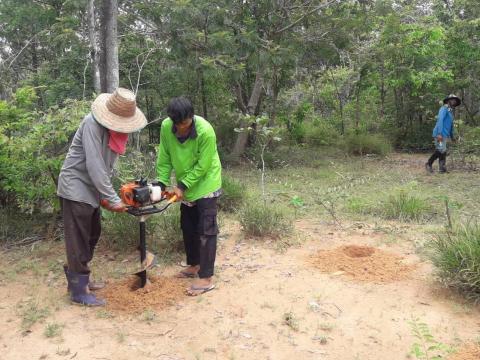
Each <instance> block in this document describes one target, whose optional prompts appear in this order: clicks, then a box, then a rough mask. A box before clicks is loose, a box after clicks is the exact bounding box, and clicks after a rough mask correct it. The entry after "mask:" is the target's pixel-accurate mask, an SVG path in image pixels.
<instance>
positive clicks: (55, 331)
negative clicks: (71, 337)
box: [43, 323, 63, 338]
mask: <svg viewBox="0 0 480 360" xmlns="http://www.w3.org/2000/svg"><path fill="white" fill-rule="evenodd" d="M62 329H63V325H61V324H57V323H51V324H47V326H46V327H45V331H44V332H43V334H44V335H45V337H47V338H53V337H56V336H60V335H61V334H62Z"/></svg>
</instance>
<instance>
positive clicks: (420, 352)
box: [410, 319, 452, 360]
mask: <svg viewBox="0 0 480 360" xmlns="http://www.w3.org/2000/svg"><path fill="white" fill-rule="evenodd" d="M410 326H411V329H412V334H413V336H414V337H415V338H416V342H415V343H413V344H412V348H411V350H410V355H413V356H415V358H416V359H421V360H442V359H445V358H446V357H447V355H448V354H449V353H451V352H452V349H451V348H450V347H449V346H448V345H445V344H443V343H441V342H439V341H437V340H436V339H435V338H434V337H433V335H432V334H431V332H430V329H429V328H428V325H427V324H425V323H423V322H420V320H419V319H413V320H412V321H410Z"/></svg>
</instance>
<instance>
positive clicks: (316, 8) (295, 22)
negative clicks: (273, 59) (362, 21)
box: [274, 0, 335, 35]
mask: <svg viewBox="0 0 480 360" xmlns="http://www.w3.org/2000/svg"><path fill="white" fill-rule="evenodd" d="M334 2H335V1H334V0H331V1H329V2H327V3H326V4H322V5H319V6H317V7H315V8H313V9H312V10H310V11H307V12H306V13H305V14H303V15H302V16H300V17H299V18H298V19H297V20H295V21H294V22H292V23H290V24H288V25H287V26H285V27H283V28H281V29H279V30H276V31H275V32H274V34H275V35H278V34H281V33H283V32H285V31H287V30H289V29H291V28H292V27H294V26H295V25H297V24H298V23H299V22H300V21H302V20H303V19H305V18H306V17H307V16H308V15H310V14H313V13H314V12H315V11H318V10H320V9H323V8H325V7H328V6H329V5H330V4H332V3H334Z"/></svg>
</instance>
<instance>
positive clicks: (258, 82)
mask: <svg viewBox="0 0 480 360" xmlns="http://www.w3.org/2000/svg"><path fill="white" fill-rule="evenodd" d="M262 87H263V72H262V70H261V69H258V70H257V73H256V74H255V83H254V84H253V89H252V93H251V95H250V99H249V100H248V104H247V108H246V110H247V114H248V115H255V110H256V109H257V107H258V103H259V101H260V95H261V94H262ZM247 126H248V124H245V123H242V124H241V127H243V128H245V127H247ZM247 142H248V132H247V131H242V132H240V133H238V136H237V140H236V141H235V145H234V147H233V150H232V153H231V158H232V160H233V161H238V160H239V158H240V156H241V155H243V153H244V152H245V149H246V147H247Z"/></svg>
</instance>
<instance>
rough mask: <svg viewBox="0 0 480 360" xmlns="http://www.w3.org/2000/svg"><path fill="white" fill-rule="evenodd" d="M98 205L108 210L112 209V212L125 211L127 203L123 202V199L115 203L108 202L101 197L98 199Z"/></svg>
mask: <svg viewBox="0 0 480 360" xmlns="http://www.w3.org/2000/svg"><path fill="white" fill-rule="evenodd" d="M100 205H101V206H102V207H103V208H104V209H106V210H108V211H112V212H120V213H121V212H126V211H127V205H126V204H125V203H124V202H123V201H120V202H119V203H116V204H110V203H109V202H108V200H107V199H102V200H100Z"/></svg>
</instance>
